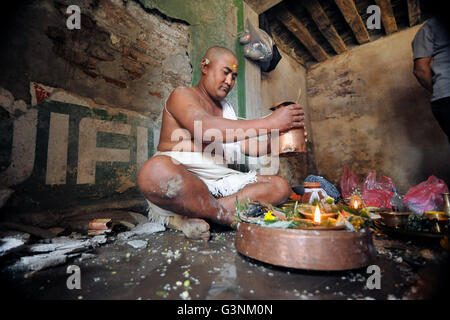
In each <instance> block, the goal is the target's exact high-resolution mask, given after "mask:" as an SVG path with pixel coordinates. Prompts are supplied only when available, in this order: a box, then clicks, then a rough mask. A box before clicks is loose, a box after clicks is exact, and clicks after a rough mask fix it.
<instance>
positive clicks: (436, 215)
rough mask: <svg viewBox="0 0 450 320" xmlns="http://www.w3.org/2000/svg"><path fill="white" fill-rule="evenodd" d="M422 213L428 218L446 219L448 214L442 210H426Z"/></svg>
mask: <svg viewBox="0 0 450 320" xmlns="http://www.w3.org/2000/svg"><path fill="white" fill-rule="evenodd" d="M423 215H424V216H425V217H427V218H428V219H437V220H442V221H445V220H448V215H447V214H446V213H445V212H444V211H427V212H425V213H424V214H423Z"/></svg>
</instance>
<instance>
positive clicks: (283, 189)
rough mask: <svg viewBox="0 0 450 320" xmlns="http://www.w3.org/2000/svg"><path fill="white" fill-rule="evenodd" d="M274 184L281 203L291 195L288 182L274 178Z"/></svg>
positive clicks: (280, 178) (278, 177)
mask: <svg viewBox="0 0 450 320" xmlns="http://www.w3.org/2000/svg"><path fill="white" fill-rule="evenodd" d="M274 184H275V188H276V190H277V191H278V193H279V196H280V198H282V199H283V200H282V201H286V200H287V199H288V198H289V196H290V195H291V193H292V189H291V187H290V185H289V182H288V181H287V180H286V179H285V178H283V177H280V176H275V179H274Z"/></svg>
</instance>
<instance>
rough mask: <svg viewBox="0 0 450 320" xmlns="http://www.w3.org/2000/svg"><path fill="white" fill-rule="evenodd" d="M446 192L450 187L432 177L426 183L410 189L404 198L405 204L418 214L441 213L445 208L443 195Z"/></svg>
mask: <svg viewBox="0 0 450 320" xmlns="http://www.w3.org/2000/svg"><path fill="white" fill-rule="evenodd" d="M446 192H448V187H447V185H446V184H445V182H444V181H443V180H441V179H439V178H437V177H436V176H433V175H432V176H430V177H429V178H428V179H427V180H426V181H423V182H421V183H419V184H418V185H416V186H414V187H412V188H411V189H409V190H408V192H407V193H406V194H405V197H404V198H403V204H404V205H405V206H407V207H408V208H409V210H411V211H413V212H415V213H417V214H423V213H424V212H426V211H440V210H442V208H443V206H444V199H443V198H442V195H441V193H446Z"/></svg>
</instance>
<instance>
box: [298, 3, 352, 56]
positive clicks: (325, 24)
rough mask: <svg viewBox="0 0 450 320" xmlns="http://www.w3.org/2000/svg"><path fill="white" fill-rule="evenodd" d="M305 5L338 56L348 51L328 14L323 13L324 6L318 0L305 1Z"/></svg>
mask: <svg viewBox="0 0 450 320" xmlns="http://www.w3.org/2000/svg"><path fill="white" fill-rule="evenodd" d="M302 3H303V5H304V6H305V8H306V10H308V12H309V14H310V15H311V18H312V19H313V20H314V22H315V23H316V25H317V27H318V28H319V30H320V32H322V34H323V36H324V37H325V39H327V40H328V42H329V43H330V45H331V46H332V47H333V49H334V51H336V53H337V54H340V53H343V52H344V51H346V50H347V46H346V45H345V43H344V41H343V40H342V38H341V36H340V35H339V34H338V33H337V31H336V29H335V28H334V26H333V24H332V23H331V22H330V19H328V16H327V14H326V13H325V11H323V9H322V6H321V5H320V4H319V2H317V0H303V2H302Z"/></svg>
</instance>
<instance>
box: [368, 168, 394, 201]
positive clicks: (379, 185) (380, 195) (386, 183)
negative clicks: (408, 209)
mask: <svg viewBox="0 0 450 320" xmlns="http://www.w3.org/2000/svg"><path fill="white" fill-rule="evenodd" d="M393 188H395V184H394V181H393V180H392V179H391V178H389V177H386V176H381V177H380V179H379V180H378V181H377V176H376V173H375V171H374V170H372V171H370V172H369V174H368V175H367V177H366V179H365V180H364V183H363V185H362V198H363V201H364V204H365V205H366V206H367V207H377V208H391V207H392V205H391V201H390V199H391V198H392V196H393V195H394V193H393V192H392V189H393Z"/></svg>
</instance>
